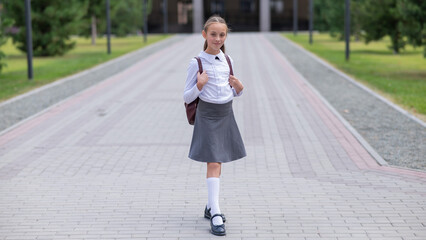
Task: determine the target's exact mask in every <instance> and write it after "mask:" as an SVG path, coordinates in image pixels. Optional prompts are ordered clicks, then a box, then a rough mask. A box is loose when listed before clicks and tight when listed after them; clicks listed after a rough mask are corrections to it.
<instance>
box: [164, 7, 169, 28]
mask: <svg viewBox="0 0 426 240" xmlns="http://www.w3.org/2000/svg"><path fill="white" fill-rule="evenodd" d="M167 14H168V12H167V0H163V22H164V33H168V32H169V29H168V24H169V22H168V21H169V20H168V15H167Z"/></svg>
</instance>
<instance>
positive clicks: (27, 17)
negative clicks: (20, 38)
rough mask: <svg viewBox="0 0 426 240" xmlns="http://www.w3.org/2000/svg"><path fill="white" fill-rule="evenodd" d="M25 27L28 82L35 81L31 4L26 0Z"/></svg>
mask: <svg viewBox="0 0 426 240" xmlns="http://www.w3.org/2000/svg"><path fill="white" fill-rule="evenodd" d="M25 25H26V30H27V31H26V35H27V36H26V38H27V63H28V80H32V79H33V39H32V35H31V32H32V29H31V2H30V0H25Z"/></svg>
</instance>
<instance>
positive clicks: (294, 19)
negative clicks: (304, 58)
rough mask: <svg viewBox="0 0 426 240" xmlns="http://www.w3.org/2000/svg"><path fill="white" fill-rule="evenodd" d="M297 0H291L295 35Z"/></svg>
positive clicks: (295, 32)
mask: <svg viewBox="0 0 426 240" xmlns="http://www.w3.org/2000/svg"><path fill="white" fill-rule="evenodd" d="M297 20H298V19H297V0H293V34H294V35H295V36H296V35H297V28H298V27H297V24H298V23H297Z"/></svg>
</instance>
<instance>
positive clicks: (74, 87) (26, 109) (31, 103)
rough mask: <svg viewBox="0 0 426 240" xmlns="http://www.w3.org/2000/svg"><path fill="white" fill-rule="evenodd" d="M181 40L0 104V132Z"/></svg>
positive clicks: (171, 40) (177, 38)
mask: <svg viewBox="0 0 426 240" xmlns="http://www.w3.org/2000/svg"><path fill="white" fill-rule="evenodd" d="M182 39H184V35H177V36H173V37H170V38H167V39H165V40H162V41H160V42H157V43H154V44H152V45H149V46H147V47H144V48H142V49H140V50H137V51H134V52H131V53H128V54H126V55H123V56H121V57H119V58H116V59H114V60H111V61H108V62H106V63H103V64H100V65H98V66H96V67H93V68H91V69H89V70H85V71H83V72H80V73H77V74H75V75H72V76H70V77H66V78H63V79H60V80H57V81H55V82H53V83H50V84H47V85H45V86H43V87H40V88H37V89H35V90H32V91H30V92H28V93H25V94H22V95H20V96H17V97H14V98H12V99H9V100H6V101H4V102H2V103H0V116H1V117H0V131H2V130H4V129H6V128H8V127H11V126H12V125H14V124H16V123H18V122H20V121H22V120H24V119H26V118H28V117H30V116H32V115H34V114H36V113H38V112H40V111H42V110H44V109H46V108H48V107H49V106H52V105H53V104H55V103H58V102H60V101H62V100H64V99H66V98H68V97H70V96H72V95H74V94H76V93H78V92H80V91H82V90H84V89H86V88H88V87H90V86H93V85H94V84H96V83H98V82H101V81H102V80H105V79H107V78H108V77H110V76H112V75H115V74H117V73H118V72H121V71H123V70H124V69H126V68H128V67H130V66H132V65H133V64H134V63H136V62H138V61H140V60H141V59H144V58H146V57H147V56H149V55H151V54H152V53H155V52H157V51H158V50H160V49H162V48H164V47H165V46H169V45H170V44H173V43H175V42H178V41H180V40H182ZM112 51H114V49H113V50H112Z"/></svg>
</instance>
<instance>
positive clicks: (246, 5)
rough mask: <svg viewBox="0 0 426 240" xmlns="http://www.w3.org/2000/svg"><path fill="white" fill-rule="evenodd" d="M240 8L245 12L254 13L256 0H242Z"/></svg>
mask: <svg viewBox="0 0 426 240" xmlns="http://www.w3.org/2000/svg"><path fill="white" fill-rule="evenodd" d="M240 9H241V11H242V12H243V13H254V12H255V11H256V3H255V0H241V1H240Z"/></svg>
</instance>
